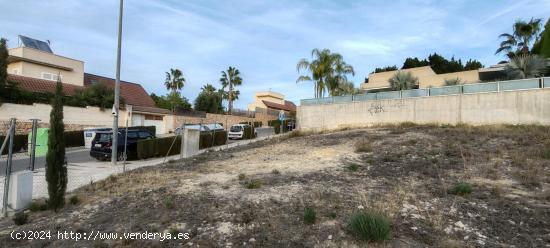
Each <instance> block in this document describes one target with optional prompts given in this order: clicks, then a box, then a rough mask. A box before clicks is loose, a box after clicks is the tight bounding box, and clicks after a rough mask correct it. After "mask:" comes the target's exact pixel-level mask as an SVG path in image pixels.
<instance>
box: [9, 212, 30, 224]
mask: <svg viewBox="0 0 550 248" xmlns="http://www.w3.org/2000/svg"><path fill="white" fill-rule="evenodd" d="M28 221H29V215H28V214H27V213H25V212H18V213H16V214H15V215H14V216H13V222H14V223H15V224H16V225H18V226H20V225H25V224H27V222H28Z"/></svg>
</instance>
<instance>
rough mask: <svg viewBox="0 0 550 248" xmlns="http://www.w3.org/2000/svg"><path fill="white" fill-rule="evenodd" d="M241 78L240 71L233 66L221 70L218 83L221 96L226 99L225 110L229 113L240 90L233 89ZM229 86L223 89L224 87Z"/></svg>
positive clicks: (240, 82) (239, 82)
mask: <svg viewBox="0 0 550 248" xmlns="http://www.w3.org/2000/svg"><path fill="white" fill-rule="evenodd" d="M242 82H243V79H242V78H241V73H240V72H239V70H238V69H236V68H235V67H231V66H230V67H229V69H227V72H226V71H222V77H221V78H220V83H221V84H222V92H223V98H224V99H226V100H227V102H228V104H227V111H228V112H229V114H231V113H232V111H233V101H235V100H237V99H239V94H240V92H239V91H238V90H235V87H236V86H239V85H241V84H242ZM226 87H227V88H229V89H228V90H227V91H225V88H226Z"/></svg>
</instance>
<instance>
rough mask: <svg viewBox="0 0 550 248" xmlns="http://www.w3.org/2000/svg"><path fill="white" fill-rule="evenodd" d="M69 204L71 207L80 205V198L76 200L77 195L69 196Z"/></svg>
mask: <svg viewBox="0 0 550 248" xmlns="http://www.w3.org/2000/svg"><path fill="white" fill-rule="evenodd" d="M69 202H70V203H71V204H72V205H76V204H78V203H80V198H78V196H77V195H73V196H71V198H69Z"/></svg>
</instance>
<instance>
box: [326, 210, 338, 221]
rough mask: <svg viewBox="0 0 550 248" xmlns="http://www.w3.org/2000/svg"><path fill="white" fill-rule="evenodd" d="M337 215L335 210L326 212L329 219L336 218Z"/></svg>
mask: <svg viewBox="0 0 550 248" xmlns="http://www.w3.org/2000/svg"><path fill="white" fill-rule="evenodd" d="M337 216H338V215H337V214H336V211H330V213H328V217H330V218H331V219H336V217H337Z"/></svg>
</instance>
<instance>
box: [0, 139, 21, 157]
mask: <svg viewBox="0 0 550 248" xmlns="http://www.w3.org/2000/svg"><path fill="white" fill-rule="evenodd" d="M5 138H6V136H0V146H2V143H3V142H4V139H5ZM8 145H9V144H8V143H6V147H5V148H4V151H3V152H2V155H5V154H8ZM26 149H27V135H26V134H17V135H15V139H13V151H14V152H20V151H22V150H26Z"/></svg>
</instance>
